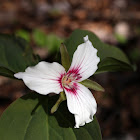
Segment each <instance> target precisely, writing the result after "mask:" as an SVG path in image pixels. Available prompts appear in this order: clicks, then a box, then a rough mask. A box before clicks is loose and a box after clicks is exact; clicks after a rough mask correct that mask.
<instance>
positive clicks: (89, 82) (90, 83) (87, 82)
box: [80, 79, 104, 91]
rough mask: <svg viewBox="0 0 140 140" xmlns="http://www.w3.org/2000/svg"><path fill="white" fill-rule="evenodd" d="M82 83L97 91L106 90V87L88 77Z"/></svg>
mask: <svg viewBox="0 0 140 140" xmlns="http://www.w3.org/2000/svg"><path fill="white" fill-rule="evenodd" d="M80 83H81V84H82V85H84V86H86V87H88V88H90V89H93V90H96V91H104V88H103V87H102V86H101V85H99V84H98V83H97V82H95V81H92V80H89V79H86V80H84V81H82V82H80Z"/></svg>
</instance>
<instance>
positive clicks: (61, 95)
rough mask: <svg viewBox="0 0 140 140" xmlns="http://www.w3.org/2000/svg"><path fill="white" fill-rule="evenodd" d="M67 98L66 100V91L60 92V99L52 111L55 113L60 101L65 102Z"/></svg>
mask: <svg viewBox="0 0 140 140" xmlns="http://www.w3.org/2000/svg"><path fill="white" fill-rule="evenodd" d="M65 100H66V95H65V93H64V92H60V96H59V99H58V100H57V102H56V103H55V105H54V106H53V107H52V109H51V113H54V112H55V111H56V110H57V109H58V107H59V105H60V103H61V102H63V101H65Z"/></svg>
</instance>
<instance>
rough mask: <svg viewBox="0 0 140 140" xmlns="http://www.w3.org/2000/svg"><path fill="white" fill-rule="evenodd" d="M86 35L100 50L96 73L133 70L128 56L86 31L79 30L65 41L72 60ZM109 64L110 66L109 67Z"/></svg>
mask: <svg viewBox="0 0 140 140" xmlns="http://www.w3.org/2000/svg"><path fill="white" fill-rule="evenodd" d="M86 35H88V36H89V40H90V41H91V42H92V44H93V46H94V47H95V48H96V49H97V50H98V56H99V57H100V63H99V65H98V70H97V72H96V73H101V72H107V71H122V70H133V67H132V66H131V64H130V62H129V60H128V58H127V56H126V55H125V54H124V53H123V52H122V51H121V50H120V49H119V48H117V47H115V46H110V45H107V44H105V43H103V42H101V41H100V40H99V38H98V37H97V36H96V35H95V34H94V33H92V32H89V31H86V30H79V29H77V30H75V31H74V32H73V33H72V34H71V36H70V37H69V38H68V39H67V40H65V42H64V44H65V45H66V47H67V50H68V52H69V55H70V58H71V59H72V56H73V53H74V52H75V50H76V48H77V46H78V45H80V44H81V43H83V37H85V36H86ZM112 59H113V61H112ZM110 60H111V61H110ZM93 61H94V60H93ZM108 63H110V64H109V65H108ZM114 65H115V67H114Z"/></svg>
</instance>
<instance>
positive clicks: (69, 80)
mask: <svg viewBox="0 0 140 140" xmlns="http://www.w3.org/2000/svg"><path fill="white" fill-rule="evenodd" d="M71 81H72V79H71V78H70V77H67V76H65V77H64V78H63V81H62V83H63V84H64V85H69V84H70V83H71Z"/></svg>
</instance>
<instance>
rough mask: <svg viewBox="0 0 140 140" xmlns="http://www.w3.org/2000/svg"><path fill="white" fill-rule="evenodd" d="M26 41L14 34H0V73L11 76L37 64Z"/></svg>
mask: <svg viewBox="0 0 140 140" xmlns="http://www.w3.org/2000/svg"><path fill="white" fill-rule="evenodd" d="M37 62H38V58H37V56H35V55H33V53H32V50H31V48H30V47H29V45H28V44H27V42H26V41H25V40H24V39H22V38H20V37H16V36H12V35H6V34H0V75H3V76H7V77H11V78H13V74H14V73H17V72H19V71H24V70H25V69H26V68H27V67H28V66H32V65H35V64H37Z"/></svg>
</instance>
